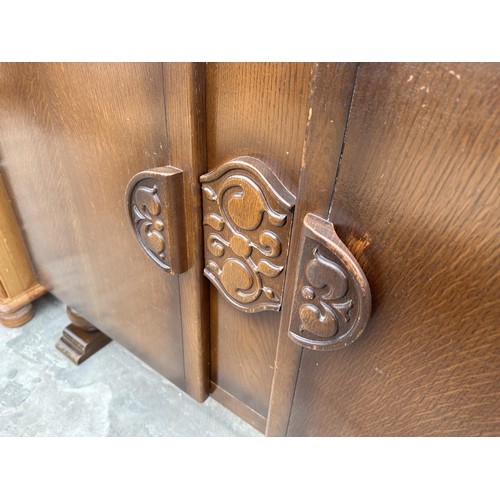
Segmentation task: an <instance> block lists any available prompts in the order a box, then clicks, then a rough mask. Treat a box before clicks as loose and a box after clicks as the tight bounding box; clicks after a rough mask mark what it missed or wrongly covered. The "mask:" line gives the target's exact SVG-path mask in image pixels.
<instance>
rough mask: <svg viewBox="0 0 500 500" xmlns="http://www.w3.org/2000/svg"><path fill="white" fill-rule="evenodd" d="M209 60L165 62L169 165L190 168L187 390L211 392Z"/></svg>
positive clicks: (184, 291) (184, 285) (184, 290)
mask: <svg viewBox="0 0 500 500" xmlns="http://www.w3.org/2000/svg"><path fill="white" fill-rule="evenodd" d="M205 82H206V77H205V63H168V64H166V63H164V64H163V83H164V89H165V113H166V121H167V140H168V155H169V159H168V161H169V164H170V165H174V166H176V167H177V168H180V169H181V170H182V171H183V172H184V189H185V202H186V226H187V234H186V236H187V242H188V248H187V250H188V259H189V269H188V270H187V271H186V272H185V273H183V274H181V275H180V276H179V291H180V307H181V317H182V332H183V336H182V338H183V350H184V365H185V381H186V392H187V393H188V394H189V395H190V396H191V397H193V398H194V399H195V400H197V401H199V402H202V401H204V400H205V399H206V398H207V397H208V394H209V390H210V389H209V384H210V373H209V359H210V356H209V349H210V347H209V338H210V337H209V329H208V328H209V318H208V314H209V307H208V302H209V288H208V282H207V280H206V279H205V278H204V277H203V230H202V205H201V203H202V202H201V185H200V182H199V180H198V179H199V177H200V175H202V174H203V173H205V172H206V171H207V144H206V134H207V132H206V120H205Z"/></svg>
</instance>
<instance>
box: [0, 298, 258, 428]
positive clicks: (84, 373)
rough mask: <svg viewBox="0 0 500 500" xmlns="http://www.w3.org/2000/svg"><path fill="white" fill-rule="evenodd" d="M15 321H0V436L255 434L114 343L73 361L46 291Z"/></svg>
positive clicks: (61, 314)
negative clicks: (30, 313) (25, 319)
mask: <svg viewBox="0 0 500 500" xmlns="http://www.w3.org/2000/svg"><path fill="white" fill-rule="evenodd" d="M34 307H35V316H34V318H33V319H32V320H31V321H30V322H29V323H27V324H26V325H24V326H22V327H20V328H5V327H3V326H2V325H0V436H52V437H54V436H83V437H87V436H88V437H90V436H255V437H256V436H262V434H261V433H260V432H258V431H257V430H255V429H254V428H253V427H251V426H250V425H248V424H247V423H246V422H244V421H243V420H241V419H240V418H238V417H236V415H234V414H233V413H231V412H230V411H229V410H227V409H226V408H224V407H223V406H221V405H220V404H219V403H217V402H216V401H214V400H213V399H211V398H208V399H207V400H206V401H205V402H204V403H203V404H199V403H197V402H196V401H194V400H193V399H191V398H190V397H189V396H187V395H186V394H185V393H183V392H182V391H181V390H179V389H178V388H177V387H176V386H174V385H173V384H171V383H170V382H169V381H168V380H166V379H165V378H163V377H162V376H161V375H159V374H158V373H157V372H155V371H154V370H153V369H151V368H149V367H148V366H147V365H146V364H145V363H143V362H142V361H140V360H139V359H138V358H136V357H135V356H134V355H133V354H131V353H130V352H128V351H127V350H125V349H124V348H123V347H121V346H120V345H119V344H117V343H116V342H111V343H110V344H108V345H107V346H106V347H104V348H103V349H102V350H101V351H99V352H98V353H96V354H94V355H93V356H92V357H90V358H89V359H87V360H86V361H84V362H83V363H82V364H81V365H80V366H76V365H74V364H73V363H72V362H71V361H70V360H69V359H67V358H66V357H65V356H64V355H63V354H61V353H60V352H59V351H58V350H57V349H56V347H55V343H56V340H57V339H58V338H59V336H60V335H61V332H62V329H63V328H64V327H65V326H66V325H67V324H68V323H69V321H68V317H67V316H66V307H65V306H64V304H62V303H61V302H59V301H58V300H57V299H56V298H55V297H53V296H51V295H47V296H44V297H41V298H40V299H38V300H37V301H35V302H34Z"/></svg>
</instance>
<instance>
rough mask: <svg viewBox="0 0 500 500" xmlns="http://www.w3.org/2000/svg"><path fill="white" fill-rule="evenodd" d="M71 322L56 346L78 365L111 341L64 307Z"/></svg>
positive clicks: (75, 313) (74, 312) (72, 310)
mask: <svg viewBox="0 0 500 500" xmlns="http://www.w3.org/2000/svg"><path fill="white" fill-rule="evenodd" d="M66 312H67V313H68V316H69V319H70V320H71V324H70V325H68V326H67V327H66V328H65V329H64V330H63V334H62V336H61V338H60V339H59V340H58V341H57V342H56V347H57V348H58V349H59V350H60V351H61V352H62V353H63V354H64V355H65V356H67V357H68V358H69V359H71V361H73V363H75V364H76V365H79V364H80V363H83V362H84V361H85V360H86V359H87V358H89V357H90V356H92V354H94V353H95V352H97V351H98V350H99V349H101V348H103V347H104V346H105V345H106V344H109V343H110V342H111V339H110V338H109V337H108V336H106V335H104V333H102V332H101V331H99V330H98V329H97V328H96V327H95V326H94V325H92V324H90V323H89V322H88V321H87V320H86V319H85V318H83V317H82V316H80V315H79V314H78V313H77V312H76V311H75V310H74V309H71V308H70V307H68V308H67V309H66Z"/></svg>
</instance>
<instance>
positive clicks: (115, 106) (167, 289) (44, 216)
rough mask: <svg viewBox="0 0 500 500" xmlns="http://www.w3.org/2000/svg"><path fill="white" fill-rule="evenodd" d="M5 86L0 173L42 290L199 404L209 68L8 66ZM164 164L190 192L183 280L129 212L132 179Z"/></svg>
mask: <svg viewBox="0 0 500 500" xmlns="http://www.w3.org/2000/svg"><path fill="white" fill-rule="evenodd" d="M0 87H1V89H2V90H1V94H0V109H1V112H0V160H1V169H2V175H3V176H4V179H5V181H6V184H7V186H8V188H9V192H10V194H11V198H12V202H13V205H14V208H15V211H16V215H17V218H18V220H19V222H20V225H21V228H22V230H23V233H24V236H25V239H26V243H27V246H28V249H29V252H30V255H31V257H32V260H33V263H34V267H35V269H36V271H37V273H38V276H39V280H40V283H41V284H42V285H43V286H44V287H45V288H46V289H47V290H48V291H50V292H51V293H53V294H54V295H55V296H56V297H58V298H59V299H60V300H62V301H63V302H64V303H65V304H67V305H69V306H71V307H72V308H74V309H76V311H78V313H80V314H81V315H82V316H84V317H85V318H86V319H87V320H89V321H90V322H91V323H92V324H94V325H95V326H96V327H98V328H99V329H101V330H102V331H103V332H104V333H106V334H107V335H109V336H110V337H111V338H113V339H115V340H116V341H118V342H119V343H120V344H122V345H123V346H125V347H126V348H127V349H129V350H130V351H131V352H133V353H134V354H136V355H137V356H138V357H140V358H141V359H143V360H144V361H145V362H147V363H148V364H149V365H150V366H152V367H153V368H154V369H156V370H157V371H158V372H160V373H161V374H162V375H164V376H165V377H167V378H168V379H170V380H171V381H172V382H174V383H175V384H176V385H177V386H179V387H180V388H181V389H183V390H185V391H187V392H188V393H189V394H190V395H191V396H193V397H194V398H196V399H197V400H199V401H202V400H203V399H204V398H205V397H206V396H207V394H208V382H209V381H208V349H207V344H206V341H207V339H208V335H207V332H206V331H205V328H206V327H205V325H206V324H207V321H206V315H204V314H203V310H202V307H201V304H202V303H203V293H204V292H203V290H204V289H206V285H205V284H204V281H203V279H202V278H201V273H202V259H201V258H200V255H199V253H200V249H201V237H200V236H199V231H198V230H197V228H198V227H199V226H201V223H200V220H199V216H200V215H201V210H200V203H201V201H200V199H201V198H200V193H199V188H198V184H197V179H198V176H199V175H200V174H201V173H203V171H204V169H205V133H204V129H203V127H204V92H203V89H204V65H198V64H165V65H162V64H159V63H157V64H121V63H120V64H116V63H113V64H2V65H1V66H0ZM168 164H170V165H175V166H176V167H178V168H180V169H182V170H184V184H185V186H186V188H185V189H186V192H185V193H179V195H184V196H185V199H186V206H187V213H188V216H187V231H186V232H187V235H186V238H187V242H188V253H189V256H188V258H189V261H190V266H189V270H188V271H187V272H186V273H183V274H182V275H180V276H175V275H170V274H167V273H165V272H163V270H162V269H160V268H159V267H158V266H157V265H156V264H155V263H154V262H153V261H152V260H151V259H149V257H148V256H147V255H146V253H145V252H143V251H142V249H141V248H140V245H139V244H138V242H137V240H136V238H135V236H134V234H133V232H132V231H131V229H130V227H129V221H128V220H127V214H126V211H125V190H126V187H127V183H128V182H129V180H130V179H131V178H132V177H133V176H134V175H135V174H137V173H138V172H140V171H142V170H146V169H151V168H155V167H160V166H163V165H168Z"/></svg>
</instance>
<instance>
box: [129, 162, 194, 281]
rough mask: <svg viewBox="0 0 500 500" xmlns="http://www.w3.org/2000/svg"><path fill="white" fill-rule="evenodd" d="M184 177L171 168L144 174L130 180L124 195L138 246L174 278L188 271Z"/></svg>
mask: <svg viewBox="0 0 500 500" xmlns="http://www.w3.org/2000/svg"><path fill="white" fill-rule="evenodd" d="M183 177H184V175H183V172H182V170H181V169H179V168H176V167H172V166H167V167H158V168H153V169H151V170H144V171H143V172H139V173H138V174H136V175H134V177H132V179H130V182H129V183H128V186H127V192H126V193H125V205H126V207H127V215H128V217H129V219H130V222H131V226H132V230H133V231H134V234H135V236H136V237H137V240H138V241H139V244H140V245H141V246H142V248H143V249H144V251H145V252H146V253H147V254H148V255H149V257H151V258H152V259H153V262H156V264H158V265H159V266H160V267H161V268H162V269H163V270H164V271H166V272H168V273H171V274H181V273H183V272H185V271H187V269H188V256H187V248H186V243H187V241H186V209H185V204H184V181H183Z"/></svg>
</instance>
